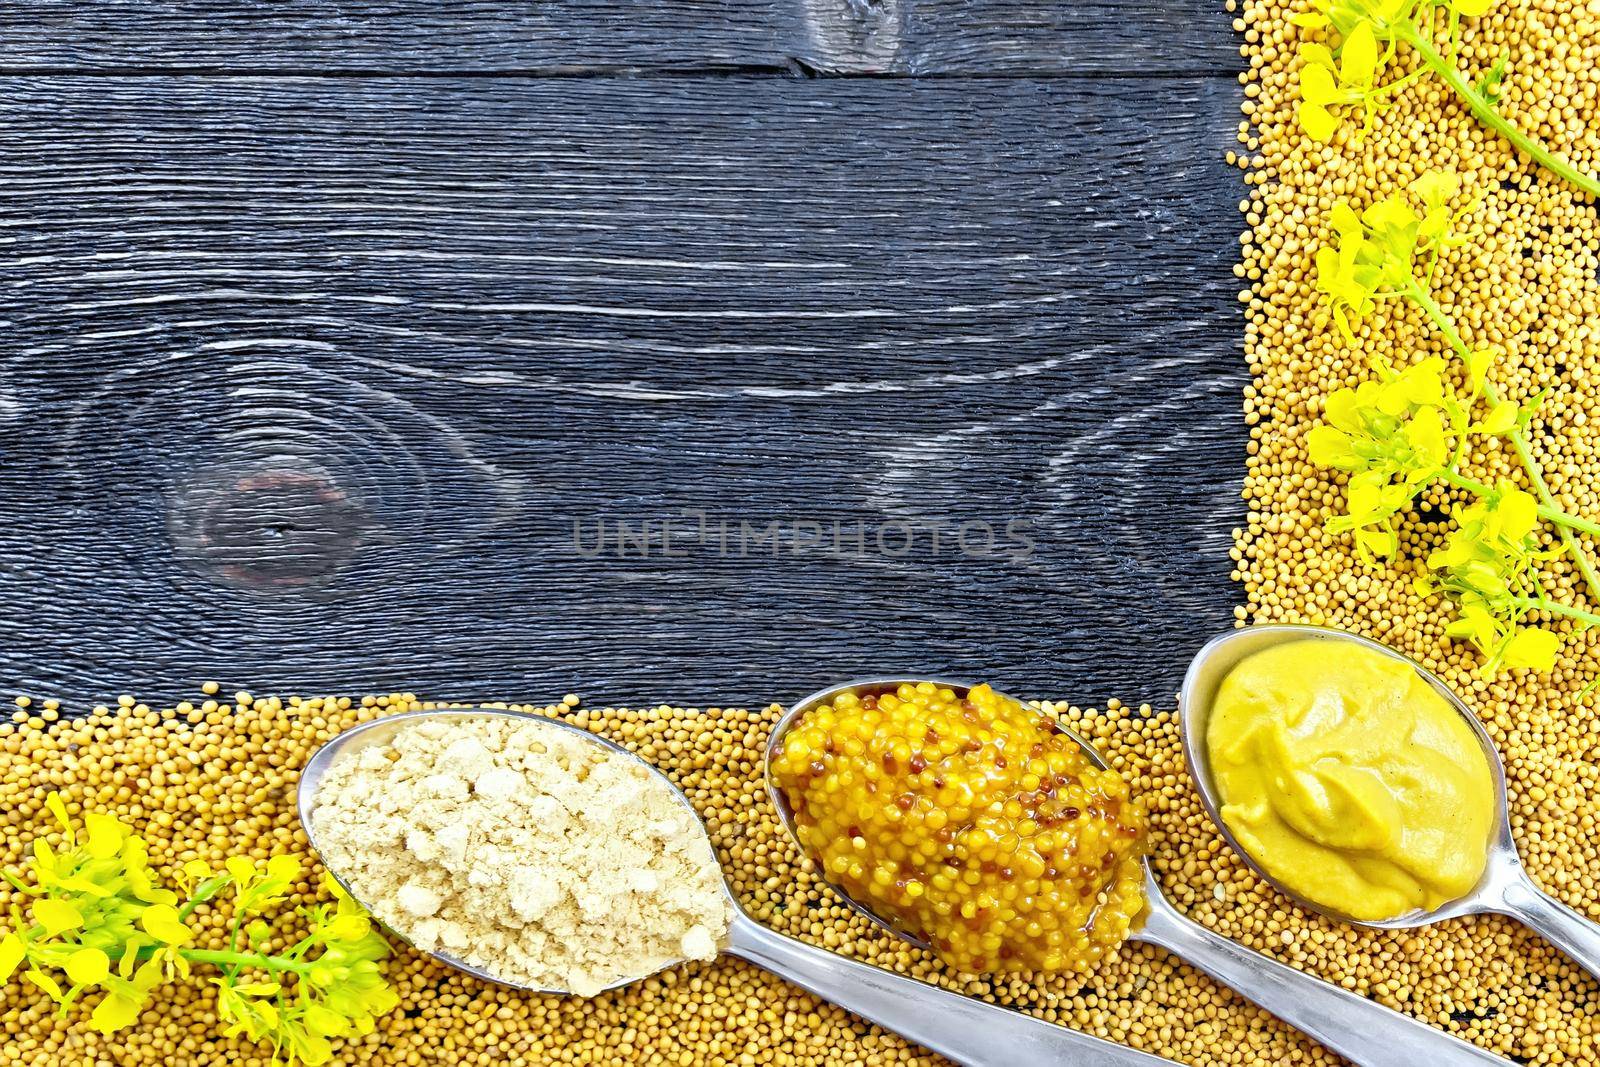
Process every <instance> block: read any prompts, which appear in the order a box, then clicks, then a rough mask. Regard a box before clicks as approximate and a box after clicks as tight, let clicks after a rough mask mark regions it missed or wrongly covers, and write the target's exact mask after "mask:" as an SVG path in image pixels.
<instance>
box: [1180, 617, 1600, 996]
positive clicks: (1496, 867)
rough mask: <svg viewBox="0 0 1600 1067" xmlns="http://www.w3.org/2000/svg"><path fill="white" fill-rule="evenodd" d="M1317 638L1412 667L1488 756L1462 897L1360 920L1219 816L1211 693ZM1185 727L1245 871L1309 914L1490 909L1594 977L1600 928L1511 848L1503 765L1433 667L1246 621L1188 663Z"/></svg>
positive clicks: (1407, 918) (1198, 779)
mask: <svg viewBox="0 0 1600 1067" xmlns="http://www.w3.org/2000/svg"><path fill="white" fill-rule="evenodd" d="M1297 641H1317V642H1320V643H1324V644H1326V646H1327V649H1328V654H1329V655H1330V656H1334V655H1337V654H1338V652H1339V649H1340V648H1341V647H1346V648H1348V647H1359V648H1366V649H1371V650H1372V651H1375V652H1378V653H1380V654H1381V655H1384V656H1387V657H1389V658H1390V659H1393V660H1396V661H1397V662H1400V663H1404V664H1405V665H1407V666H1408V667H1410V668H1411V669H1412V670H1414V671H1416V672H1417V674H1418V675H1420V676H1421V677H1422V679H1423V680H1424V681H1425V682H1427V683H1428V685H1429V686H1431V687H1432V688H1433V689H1434V691H1436V692H1437V693H1438V694H1439V695H1440V696H1442V697H1443V698H1444V699H1445V701H1446V703H1448V704H1449V705H1450V707H1451V708H1452V709H1454V710H1455V712H1456V714H1458V715H1460V716H1461V718H1462V720H1463V721H1465V722H1466V724H1467V725H1468V726H1470V727H1471V728H1472V732H1473V735H1474V736H1475V737H1477V739H1478V744H1479V745H1480V746H1481V747H1482V749H1483V755H1484V759H1485V760H1487V761H1488V764H1489V771H1490V775H1491V777H1492V778H1493V785H1494V791H1495V816H1494V820H1493V827H1494V829H1493V831H1492V833H1491V837H1490V839H1489V840H1488V841H1486V842H1485V843H1484V849H1485V851H1486V855H1487V858H1488V862H1487V863H1486V864H1485V866H1484V870H1483V875H1482V876H1481V877H1480V878H1479V879H1478V884H1477V885H1476V886H1474V887H1473V888H1472V890H1471V891H1470V892H1468V893H1467V894H1466V895H1464V896H1462V897H1459V898H1458V899H1456V900H1451V901H1447V902H1445V903H1444V904H1441V905H1440V906H1438V907H1436V908H1432V909H1430V910H1422V909H1416V910H1413V911H1410V912H1407V913H1405V914H1404V915H1398V916H1396V917H1394V918H1392V919H1384V920H1378V921H1371V920H1367V921H1363V920H1360V919H1353V918H1351V917H1350V916H1348V915H1342V914H1340V913H1338V912H1336V911H1334V910H1332V909H1330V908H1328V907H1325V906H1323V905H1321V904H1318V903H1317V902H1316V901H1313V900H1307V899H1306V898H1305V897H1302V896H1301V895H1299V894H1298V893H1295V892H1294V891H1292V890H1290V889H1289V888H1287V887H1285V886H1283V885H1281V884H1280V883H1279V882H1278V880H1277V879H1276V878H1274V877H1273V876H1272V874H1271V873H1270V872H1268V871H1266V870H1265V869H1263V868H1262V866H1261V864H1260V863H1259V861H1258V860H1257V858H1256V857H1255V856H1252V855H1251V854H1250V853H1249V851H1247V850H1246V849H1245V848H1244V847H1243V846H1241V845H1240V844H1239V842H1238V840H1237V839H1236V838H1235V837H1234V834H1233V831H1232V830H1231V829H1230V828H1229V826H1228V824H1227V823H1226V822H1224V821H1223V819H1222V804H1221V801H1220V797H1219V794H1218V791H1217V787H1216V782H1215V779H1214V778H1213V776H1212V773H1211V762H1210V753H1209V751H1208V749H1207V746H1206V731H1207V727H1208V726H1209V725H1210V722H1211V710H1212V705H1213V703H1214V702H1215V700H1216V695H1217V690H1218V688H1219V687H1220V686H1221V684H1222V680H1223V679H1224V678H1226V677H1227V675H1228V673H1229V672H1230V671H1232V670H1233V669H1234V668H1235V667H1237V666H1238V665H1239V664H1240V663H1241V662H1242V661H1243V660H1245V659H1246V658H1247V657H1249V656H1252V655H1254V654H1255V653H1257V652H1260V651H1262V650H1264V649H1267V648H1272V647H1274V646H1277V645H1281V644H1285V643H1288V642H1297ZM1178 704H1179V712H1180V716H1181V718H1182V727H1183V754H1184V759H1185V760H1186V761H1187V762H1188V765H1189V773H1190V775H1191V776H1192V777H1193V778H1194V781H1195V786H1196V788H1197V789H1198V790H1199V793H1200V801H1201V803H1202V804H1203V805H1204V806H1205V809H1206V811H1207V813H1209V814H1210V816H1211V819H1212V821H1213V822H1215V823H1216V824H1217V827H1218V829H1219V830H1220V831H1221V833H1222V836H1223V838H1224V839H1226V840H1227V842H1228V844H1229V845H1231V846H1233V850H1234V852H1236V853H1238V855H1239V856H1241V857H1242V858H1243V859H1244V861H1245V863H1247V864H1248V865H1249V866H1250V868H1251V870H1253V871H1255V872H1256V874H1258V875H1260V876H1261V878H1262V879H1263V880H1264V881H1266V882H1267V883H1268V884H1270V885H1271V886H1272V887H1273V888H1274V889H1276V890H1278V891H1279V892H1280V893H1282V894H1283V895H1284V896H1286V897H1288V898H1290V899H1291V900H1293V901H1295V902H1296V903H1297V904H1300V905H1301V906H1302V907H1305V908H1307V909H1309V910H1311V911H1315V912H1317V913H1319V914H1322V915H1326V916H1328V917H1329V918H1333V919H1338V920H1340V921H1341V922H1347V923H1352V924H1354V925H1356V926H1366V927H1371V928H1374V929H1381V930H1400V929H1409V928H1412V927H1417V926H1423V925H1426V924H1428V923H1433V922H1438V921H1440V920H1442V919H1451V918H1456V917H1459V916H1463V915H1480V914H1484V913H1486V912H1494V913H1497V914H1501V915H1508V916H1511V917H1512V918H1515V919H1518V920H1520V921H1522V922H1524V923H1526V924H1527V925H1528V926H1530V927H1532V928H1533V929H1535V930H1538V931H1539V932H1540V933H1541V934H1543V935H1544V936H1545V937H1546V938H1548V939H1549V940H1550V941H1551V942H1553V943H1554V944H1556V945H1558V946H1559V947H1560V948H1561V949H1562V950H1563V951H1565V952H1566V953H1567V954H1568V955H1570V956H1571V957H1572V958H1573V959H1574V960H1575V961H1576V962H1578V963H1579V964H1581V965H1582V966H1583V967H1584V968H1585V969H1587V970H1588V971H1589V972H1590V973H1591V974H1595V975H1600V926H1596V925H1595V924H1594V923H1593V922H1590V921H1589V920H1588V919H1585V918H1584V917H1583V916H1581V915H1579V914H1578V913H1577V912H1575V911H1573V910H1572V909H1570V908H1568V907H1566V905H1564V904H1561V903H1560V902H1559V901H1557V900H1555V899H1554V898H1553V897H1550V896H1549V895H1547V894H1546V893H1544V891H1542V890H1541V889H1539V888H1538V887H1537V886H1536V885H1534V883H1533V881H1532V880H1531V879H1530V878H1529V877H1528V873H1527V871H1526V870H1525V869H1524V868H1523V865H1522V859H1521V857H1520V856H1519V855H1518V853H1517V846H1516V841H1515V839H1514V838H1513V837H1512V834H1511V819H1510V816H1509V814H1508V811H1507V804H1506V776H1505V767H1504V766H1503V765H1502V763H1501V762H1500V754H1499V752H1498V750H1496V748H1495V745H1494V741H1493V739H1491V738H1490V737H1489V733H1488V731H1487V730H1485V729H1484V726H1483V723H1482V722H1481V721H1480V720H1479V719H1478V717H1477V716H1476V715H1474V714H1473V712H1472V709H1471V708H1470V707H1468V706H1467V704H1466V702H1465V701H1463V700H1462V699H1461V698H1460V697H1459V696H1457V695H1456V693H1455V691H1454V690H1452V689H1451V688H1450V687H1449V686H1448V685H1446V684H1445V683H1444V681H1443V680H1441V679H1440V678H1439V677H1438V676H1437V675H1435V674H1434V673H1433V672H1431V671H1429V670H1427V669H1426V668H1424V667H1423V666H1422V665H1421V664H1419V663H1417V662H1416V661H1414V660H1412V659H1411V658H1410V657H1409V656H1406V655H1404V654H1403V653H1400V652H1398V651H1396V650H1395V649H1392V648H1390V647H1389V646H1388V645H1385V644H1382V643H1381V642H1378V641H1373V640H1371V639H1370V638H1366V637H1361V636H1358V635H1356V634H1351V633H1346V632H1345V631H1343V630H1335V629H1332V628H1330V627H1326V626H1292V625H1272V626H1250V627H1246V628H1244V629H1239V630H1230V631H1228V632H1227V633H1224V634H1221V635H1219V636H1217V637H1215V638H1213V639H1211V640H1210V641H1209V642H1207V643H1206V644H1205V646H1204V647H1202V648H1201V649H1200V651H1199V652H1198V653H1197V654H1196V655H1195V657H1194V659H1193V661H1191V662H1190V664H1189V670H1188V672H1187V673H1186V674H1185V676H1184V679H1183V689H1182V691H1181V693H1180V694H1179V697H1178Z"/></svg>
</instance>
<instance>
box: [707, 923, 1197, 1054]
mask: <svg viewBox="0 0 1600 1067" xmlns="http://www.w3.org/2000/svg"><path fill="white" fill-rule="evenodd" d="M728 952H729V954H730V955H734V956H738V957H739V958H740V959H744V960H748V961H750V962H751V963H753V964H755V965H756V966H758V967H761V968H764V969H766V970H768V971H771V972H772V973H773V974H776V975H778V976H779V977H780V978H786V979H788V980H789V981H791V982H793V983H794V984H795V985H797V986H800V987H801V988H802V989H808V990H810V991H811V992H813V993H815V994H816V995H817V996H819V997H822V998H823V999H824V1000H828V1001H832V1002H833V1003H834V1004H837V1005H839V1007H841V1008H844V1009H845V1010H847V1011H850V1012H854V1013H855V1014H856V1015H859V1016H861V1017H862V1018H863V1019H870V1020H872V1021H873V1022H875V1023H877V1024H878V1025H879V1026H882V1027H884V1028H885V1029H888V1030H893V1031H894V1032H895V1033H897V1034H899V1035H901V1036H902V1037H904V1038H906V1039H908V1040H910V1041H915V1042H916V1043H917V1044H919V1045H922V1046H924V1047H925V1048H928V1049H931V1050H933V1051H934V1052H937V1053H939V1054H940V1055H942V1056H945V1057H948V1058H949V1059H952V1060H955V1061H956V1062H957V1063H962V1064H967V1065H969V1067H1047V1065H1048V1067H1062V1065H1066V1064H1082V1065H1084V1067H1089V1065H1091V1064H1092V1065H1094V1067H1173V1064H1172V1061H1171V1060H1167V1059H1163V1058H1161V1057H1160V1056H1152V1055H1149V1054H1148V1053H1144V1052H1136V1051H1134V1050H1133V1049H1131V1048H1125V1047H1123V1046H1122V1045H1116V1044H1112V1043H1111V1042H1109V1041H1102V1040H1101V1039H1100V1038H1098V1037H1091V1036H1089V1035H1088V1034H1083V1033H1079V1032H1078V1031H1076V1030H1069V1029H1067V1028H1066V1027H1064V1026H1057V1025H1055V1024H1054V1023H1048V1022H1045V1021H1044V1020H1043V1019H1035V1018H1033V1017H1032V1016H1030V1015H1023V1014H1022V1013H1021V1012H1016V1011H1012V1010H1010V1009H1009V1008H1001V1007H997V1006H995V1005H993V1004H987V1003H985V1002H984V1001H981V1000H977V999H975V998H973V997H968V996H963V995H961V994H960V993H952V992H950V991H949V990H946V989H940V988H939V987H938V986H932V985H929V984H927V983H926V982H920V981H918V980H917V979H915V978H907V977H905V976H903V975H898V974H894V973H892V972H890V971H886V970H884V969H882V968H881V967H873V966H871V965H870V964H866V963H858V962H856V961H855V960H851V959H846V958H845V957H843V956H840V955H837V954H835V953H832V952H829V951H827V950H826V949H820V948H816V947H815V946H813V945H808V944H806V943H805V942H803V941H796V940H795V939H794V938H792V937H785V936H783V935H782V934H779V933H774V932H773V931H771V930H768V929H767V928H766V927H764V926H762V925H761V924H759V923H757V922H756V921H755V920H753V919H751V918H749V917H748V916H745V915H735V917H734V921H733V929H732V930H731V931H730V933H729V944H728Z"/></svg>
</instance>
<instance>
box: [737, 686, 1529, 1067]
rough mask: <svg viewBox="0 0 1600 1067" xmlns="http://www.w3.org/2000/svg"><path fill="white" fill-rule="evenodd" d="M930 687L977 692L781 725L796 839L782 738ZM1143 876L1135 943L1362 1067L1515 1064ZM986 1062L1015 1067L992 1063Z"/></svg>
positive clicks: (803, 705)
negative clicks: (908, 699) (1344, 983)
mask: <svg viewBox="0 0 1600 1067" xmlns="http://www.w3.org/2000/svg"><path fill="white" fill-rule="evenodd" d="M924 681H930V682H932V683H933V684H934V685H937V686H941V687H943V688H946V689H950V690H953V691H954V692H955V693H956V694H958V695H964V694H965V693H966V692H967V690H969V689H970V688H972V686H971V685H970V684H968V683H966V682H950V681H940V680H939V679H936V678H872V679H865V680H862V681H855V682H846V683H845V684H844V685H836V686H833V687H832V688H829V689H823V690H820V691H818V692H815V693H812V694H811V695H810V696H808V697H806V698H805V699H804V700H802V701H800V702H799V703H798V704H796V705H794V706H793V707H792V708H790V709H789V710H788V712H787V713H785V714H784V716H783V717H782V718H781V719H779V720H778V723H777V725H776V726H774V727H773V729H772V736H771V738H770V739H769V740H768V743H767V766H768V768H769V772H768V776H767V789H768V791H769V792H771V794H772V798H773V802H774V803H775V804H777V806H778V813H779V815H780V816H781V817H782V818H783V823H784V826H785V827H786V828H787V829H788V831H789V833H790V834H791V835H794V834H795V826H794V813H793V812H792V811H791V810H790V808H789V805H788V801H787V800H786V799H785V798H784V796H783V792H782V790H780V789H778V788H777V786H776V784H775V783H774V782H773V781H772V778H771V773H770V768H771V766H772V755H773V753H774V752H776V751H777V749H778V746H779V745H781V744H782V741H783V736H784V735H785V734H786V733H788V731H789V729H790V728H791V727H793V726H794V724H795V723H796V722H797V721H798V720H799V719H800V718H801V716H803V715H805V714H806V713H807V712H808V711H810V710H811V709H813V708H815V707H817V706H818V705H821V704H826V703H829V702H830V701H832V700H833V699H834V698H835V697H838V696H841V695H843V694H845V693H854V694H856V695H857V696H860V695H863V694H866V693H874V692H885V691H888V690H892V689H894V688H895V687H896V686H900V685H904V684H906V683H908V682H909V683H911V684H913V685H914V684H916V683H917V682H924ZM1067 733H1068V734H1069V735H1070V736H1071V737H1072V739H1073V740H1074V741H1076V742H1077V743H1078V745H1079V746H1080V747H1081V748H1082V749H1083V752H1084V754H1085V755H1086V756H1088V757H1089V759H1091V760H1093V761H1094V762H1095V763H1096V764H1097V765H1099V766H1100V767H1102V768H1104V767H1106V766H1107V764H1106V762H1105V760H1104V759H1102V758H1101V756H1100V753H1098V752H1097V751H1095V749H1094V746H1092V745H1090V744H1089V743H1088V742H1087V741H1085V740H1084V739H1083V738H1082V737H1080V736H1078V735H1077V734H1076V733H1073V732H1072V731H1070V730H1068V731H1067ZM1213 814H1215V813H1214V812H1213ZM796 840H798V836H796ZM1144 874H1145V887H1144V893H1145V910H1144V913H1143V914H1142V915H1141V916H1140V924H1139V925H1138V926H1136V927H1135V929H1134V930H1133V931H1132V933H1130V934H1129V939H1130V940H1133V941H1142V942H1144V943H1145V944H1147V945H1155V946H1156V947H1158V948H1163V949H1166V950H1167V951H1168V952H1171V953H1172V954H1173V955H1175V956H1178V957H1179V958H1180V959H1183V960H1186V961H1187V962H1189V963H1190V964H1192V965H1194V966H1195V967H1198V968H1199V969H1200V970H1202V971H1204V972H1205V973H1207V974H1209V975H1210V976H1211V977H1213V978H1215V979H1216V980H1217V981H1219V982H1221V983H1223V984H1224V985H1227V986H1231V987H1232V988H1233V989H1234V990H1235V991H1236V992H1238V993H1239V994H1240V995H1242V996H1244V997H1245V998H1246V999H1248V1000H1252V1001H1254V1002H1255V1003H1256V1004H1259V1005H1260V1006H1261V1007H1263V1008H1265V1009H1266V1010H1267V1011H1269V1012H1271V1013H1272V1014H1274V1015H1276V1016H1277V1017H1278V1018H1280V1019H1282V1020H1283V1021H1284V1022H1286V1023H1288V1024H1289V1025H1291V1026H1293V1027H1295V1028H1296V1029H1298V1030H1301V1031H1303V1032H1304V1033H1306V1034H1307V1035H1309V1036H1310V1037H1313V1038H1315V1039H1316V1040H1317V1041H1320V1042H1321V1043H1322V1044H1324V1045H1326V1046H1327V1047H1328V1048H1330V1049H1332V1050H1333V1051H1335V1052H1337V1053H1339V1054H1340V1055H1341V1056H1344V1057H1346V1058H1347V1059H1350V1060H1353V1061H1355V1062H1356V1063H1358V1064H1361V1065H1362V1067H1418V1065H1419V1064H1425V1065H1427V1067H1469V1065H1470V1067H1484V1065H1486V1064H1496V1065H1498V1067H1510V1064H1509V1063H1508V1061H1506V1060H1503V1059H1501V1058H1500V1057H1499V1056H1496V1055H1494V1054H1493V1053H1491V1052H1486V1051H1484V1050H1483V1049H1480V1048H1478V1047H1477V1046H1476V1045H1471V1044H1468V1043H1467V1042H1465V1041H1463V1040H1461V1039H1460V1038H1458V1037H1455V1036H1453V1035H1450V1034H1447V1033H1445V1032H1444V1031H1442V1030H1436V1029H1434V1028H1433V1027H1431V1026H1428V1025H1427V1024H1425V1023H1421V1022H1418V1021H1417V1020H1415V1019H1412V1018H1408V1017H1407V1016H1404V1015H1401V1014H1400V1013H1399V1012H1397V1011H1393V1010H1391V1009H1389V1008H1386V1007H1384V1006H1383V1005H1381V1004H1378V1003H1377V1002H1375V1001H1371V1000H1368V999H1366V998H1365V997H1362V996H1358V995H1356V994H1355V993H1351V992H1349V991H1347V990H1344V989H1340V988H1339V987H1338V986H1335V985H1331V984H1330V983H1328V982H1324V981H1323V980H1322V979H1320V978H1315V977H1313V976H1311V975H1309V974H1306V973H1305V972H1304V971H1297V970H1295V969H1294V968H1293V967H1289V966H1287V965H1285V964H1282V963H1278V962H1276V961H1275V960H1271V959H1268V958H1267V957H1266V956H1263V955H1261V954H1260V953H1259V952H1255V951H1252V950H1251V949H1248V948H1245V947H1244V946H1243V945H1241V944H1239V943H1238V942H1236V941H1232V940H1229V939H1228V938H1226V937H1223V936H1222V935H1221V934H1217V933H1213V932H1212V931H1210V930H1207V929H1206V928H1205V927H1203V926H1201V925H1200V924H1198V923H1196V922H1193V921H1192V920H1190V919H1186V918H1184V916H1183V915H1181V914H1179V912H1178V910H1177V909H1176V908H1174V907H1173V906H1172V904H1171V903H1170V902H1168V900H1167V899H1166V897H1164V896H1162V894H1161V887H1160V885H1159V884H1158V883H1157V882H1156V879H1155V875H1154V874H1153V873H1152V872H1151V870H1150V864H1149V861H1148V860H1146V861H1145V868H1144ZM829 884H830V885H833V888H834V891H835V892H837V893H838V894H839V895H840V896H841V897H843V898H844V899H845V900H846V901H847V902H848V903H849V904H850V906H851V907H853V908H855V909H856V910H857V911H859V912H860V913H861V914H863V915H865V916H866V917H867V918H869V919H871V920H872V921H873V922H875V923H877V924H878V925H880V926H882V927H883V928H884V929H886V930H889V931H891V932H893V933H894V934H896V935H898V936H900V937H902V938H905V939H906V940H908V941H911V942H913V943H914V944H918V945H922V946H923V947H924V948H926V947H927V946H926V944H925V943H924V942H922V941H919V940H918V939H917V938H915V937H913V936H911V935H909V934H908V933H906V932H905V931H903V930H901V929H899V928H898V927H896V926H895V925H894V924H893V923H891V922H889V921H887V920H885V919H884V918H882V917H881V916H879V915H878V914H877V913H875V912H874V911H872V910H871V909H870V908H868V907H866V906H865V905H863V904H862V903H861V902H860V901H858V900H855V899H853V898H852V897H851V896H850V894H849V893H847V892H845V890H844V889H843V888H841V887H840V886H838V885H834V884H833V883H832V882H831V881H830V882H829ZM983 1062H992V1063H996V1064H1008V1063H1009V1062H1011V1061H1008V1060H1006V1059H1003V1058H993V1059H988V1060H985V1061H983Z"/></svg>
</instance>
